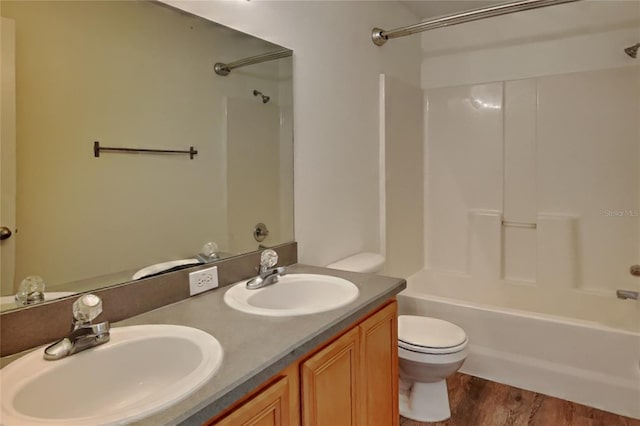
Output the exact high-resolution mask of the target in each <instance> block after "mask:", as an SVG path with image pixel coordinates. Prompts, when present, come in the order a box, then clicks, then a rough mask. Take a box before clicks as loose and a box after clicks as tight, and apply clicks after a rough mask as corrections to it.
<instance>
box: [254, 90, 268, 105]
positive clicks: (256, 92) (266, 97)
mask: <svg viewBox="0 0 640 426" xmlns="http://www.w3.org/2000/svg"><path fill="white" fill-rule="evenodd" d="M253 96H261V97H262V103H263V104H266V103H267V102H269V100H271V97H270V96H267V95H263V94H262V92H260V91H258V90H254V91H253Z"/></svg>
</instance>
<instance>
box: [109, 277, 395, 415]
mask: <svg viewBox="0 0 640 426" xmlns="http://www.w3.org/2000/svg"><path fill="white" fill-rule="evenodd" d="M288 272H289V273H314V274H324V275H333V276H337V277H341V278H345V279H347V280H349V281H351V282H353V283H354V284H355V285H356V286H357V287H358V288H359V290H360V293H359V295H358V298H357V299H356V300H355V301H354V302H352V303H350V304H348V305H347V306H344V307H342V308H339V309H336V310H333V311H329V312H323V313H318V314H312V315H305V316H298V317H264V316H256V315H250V314H245V313H242V312H239V311H236V310H233V309H231V308H229V307H228V306H227V305H226V304H225V302H224V300H223V296H224V293H225V291H226V290H227V289H228V288H229V287H222V288H219V289H216V290H213V291H210V292H206V293H203V294H201V295H197V296H194V297H191V298H189V299H186V300H183V301H181V302H178V303H174V304H172V305H168V306H164V307H162V308H159V309H156V310H154V311H151V312H147V313H144V314H141V315H138V316H135V317H132V318H129V319H127V320H124V321H120V322H118V323H115V324H113V326H114V327H119V326H128V325H138V324H178V325H186V326H190V327H195V328H199V329H201V330H204V331H206V332H208V333H210V334H211V335H213V336H215V337H216V339H218V340H219V341H220V343H221V344H222V347H223V348H224V360H223V362H222V367H221V368H220V370H219V371H218V373H217V374H216V375H215V376H214V377H213V378H211V380H209V381H208V382H207V383H206V384H205V385H204V386H203V387H202V388H200V389H199V390H198V391H196V392H195V393H193V394H192V395H190V396H189V397H187V398H186V399H185V400H184V401H182V402H179V403H177V404H174V405H172V406H171V407H169V408H167V409H165V410H163V411H161V412H159V413H156V414H155V415H152V416H150V417H147V418H145V419H143V420H140V421H138V422H136V423H134V424H136V425H145V426H146V425H154V426H155V425H160V424H162V425H176V424H180V425H201V424H202V423H203V422H205V421H206V420H208V419H210V418H211V417H213V416H215V415H216V414H218V413H220V412H221V411H222V410H224V409H225V408H227V407H228V406H230V405H231V404H232V403H234V402H235V401H237V400H238V399H240V398H241V397H242V396H243V395H245V394H246V393H248V392H250V391H251V390H253V389H254V388H256V387H257V386H259V385H260V384H262V383H263V382H265V381H266V380H267V379H269V378H270V377H272V376H273V375H275V374H277V373H278V372H279V371H281V370H282V369H283V368H285V367H286V366H288V365H289V364H291V363H292V362H293V361H295V360H296V359H298V358H300V357H301V356H302V355H304V354H306V353H307V352H309V351H310V350H312V349H313V348H315V347H316V346H317V345H319V344H321V343H322V342H324V341H326V340H327V339H329V338H331V337H333V336H334V335H336V334H337V333H338V332H340V331H341V330H343V329H346V328H347V327H349V326H350V325H351V324H352V323H353V322H355V321H356V320H358V319H359V318H361V317H362V316H363V315H365V314H366V313H368V312H370V311H372V310H374V309H375V308H377V307H379V306H381V305H382V304H383V303H384V302H385V301H387V300H389V299H390V298H392V297H394V296H395V295H396V294H398V293H399V292H400V291H402V290H403V289H404V288H405V287H406V281H405V280H403V279H399V278H389V277H383V276H378V275H369V274H358V273H353V272H345V271H338V270H335V269H326V268H318V267H313V266H306V265H300V264H298V265H293V266H290V267H288Z"/></svg>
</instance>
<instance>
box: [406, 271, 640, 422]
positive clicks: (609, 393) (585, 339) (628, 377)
mask: <svg viewBox="0 0 640 426" xmlns="http://www.w3.org/2000/svg"><path fill="white" fill-rule="evenodd" d="M423 278H424V276H423V275H421V274H417V275H416V276H413V277H410V278H409V280H408V283H409V287H408V288H407V290H405V291H404V292H402V293H401V294H400V295H399V297H398V301H399V303H400V312H402V313H403V314H411V315H430V316H432V317H436V318H441V319H444V320H447V321H451V322H454V323H455V324H457V325H459V326H460V327H462V328H464V330H465V332H466V333H467V335H468V337H469V342H470V343H469V346H468V350H469V354H468V357H467V360H466V362H465V363H464V365H463V366H462V368H461V369H460V371H462V372H463V373H467V374H471V375H474V376H478V377H482V378H485V379H488V380H492V381H496V382H499V383H506V384H509V385H511V386H515V387H519V388H522V389H527V390H531V391H535V392H539V393H543V394H545V395H551V396H555V397H558V398H562V399H566V400H569V401H574V402H577V403H580V404H585V405H588V406H592V407H596V408H599V409H602V410H606V411H611V412H614V413H617V414H621V415H624V416H629V417H634V418H640V404H638V401H639V400H640V368H639V365H638V362H639V360H640V333H637V332H628V331H622V330H617V329H613V328H609V327H606V326H603V325H600V324H597V323H594V322H587V321H579V320H574V319H569V318H561V317H554V316H550V315H542V314H531V313H527V312H523V311H518V310H514V309H505V308H495V307H491V306H486V305H481V304H477V303H470V302H463V301H460V300H455V299H449V298H442V297H435V296H426V295H425V294H424V292H423V291H420V292H416V290H415V288H416V287H419V286H420V285H421V283H419V281H420V280H421V279H423ZM424 284H425V283H422V285H424Z"/></svg>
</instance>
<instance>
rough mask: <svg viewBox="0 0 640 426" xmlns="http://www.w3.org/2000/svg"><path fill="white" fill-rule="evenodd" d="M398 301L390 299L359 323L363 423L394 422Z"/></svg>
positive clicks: (396, 415)
mask: <svg viewBox="0 0 640 426" xmlns="http://www.w3.org/2000/svg"><path fill="white" fill-rule="evenodd" d="M397 307H398V303H397V302H395V301H394V302H392V303H390V304H389V305H387V306H385V307H384V308H382V309H381V310H380V311H378V312H377V313H375V314H374V315H372V316H371V317H369V318H367V319H366V320H365V321H364V322H362V323H361V324H360V326H359V328H360V348H361V357H362V361H361V367H362V376H361V377H362V384H361V386H362V389H363V395H362V397H363V399H364V401H363V405H364V406H363V419H364V421H363V423H362V424H363V425H389V426H397V425H398V424H399V422H400V416H399V413H398V315H397V309H398V308H397Z"/></svg>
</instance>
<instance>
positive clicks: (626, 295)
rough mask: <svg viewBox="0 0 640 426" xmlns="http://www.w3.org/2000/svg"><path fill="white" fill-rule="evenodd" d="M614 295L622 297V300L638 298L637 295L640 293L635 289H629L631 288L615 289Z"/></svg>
mask: <svg viewBox="0 0 640 426" xmlns="http://www.w3.org/2000/svg"><path fill="white" fill-rule="evenodd" d="M616 296H618V299H622V300H626V299H632V300H638V296H640V293H638V292H637V291H631V290H616Z"/></svg>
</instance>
